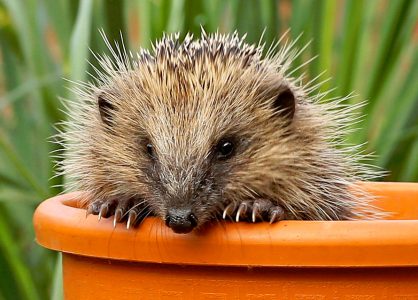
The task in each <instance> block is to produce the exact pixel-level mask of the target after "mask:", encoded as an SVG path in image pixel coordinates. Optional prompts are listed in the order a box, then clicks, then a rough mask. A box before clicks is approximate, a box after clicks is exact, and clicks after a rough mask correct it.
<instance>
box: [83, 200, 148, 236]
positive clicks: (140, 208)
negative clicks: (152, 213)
mask: <svg viewBox="0 0 418 300" xmlns="http://www.w3.org/2000/svg"><path fill="white" fill-rule="evenodd" d="M89 214H93V215H98V219H99V221H100V220H101V218H108V217H111V216H113V227H116V224H117V223H122V222H125V221H126V228H127V229H129V228H131V227H135V226H136V225H138V224H140V223H141V222H142V220H143V219H145V217H146V216H148V215H149V211H148V209H146V207H144V203H143V201H142V200H140V199H129V200H125V201H121V200H119V201H117V200H112V199H111V200H97V201H95V202H92V203H90V204H89V206H88V207H87V214H86V215H89Z"/></svg>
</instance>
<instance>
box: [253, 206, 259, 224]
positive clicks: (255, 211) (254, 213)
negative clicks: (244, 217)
mask: <svg viewBox="0 0 418 300" xmlns="http://www.w3.org/2000/svg"><path fill="white" fill-rule="evenodd" d="M259 211H260V204H258V203H254V205H253V213H252V215H251V219H252V221H253V223H255V221H256V218H257V215H259Z"/></svg>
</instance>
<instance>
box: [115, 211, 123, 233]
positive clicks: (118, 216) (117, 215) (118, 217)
mask: <svg viewBox="0 0 418 300" xmlns="http://www.w3.org/2000/svg"><path fill="white" fill-rule="evenodd" d="M122 215H123V212H122V209H120V208H118V209H116V211H115V216H114V218H113V228H115V227H116V223H119V222H120V221H121V220H122Z"/></svg>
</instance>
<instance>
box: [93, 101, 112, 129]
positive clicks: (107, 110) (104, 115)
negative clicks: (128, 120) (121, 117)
mask: <svg viewBox="0 0 418 300" xmlns="http://www.w3.org/2000/svg"><path fill="white" fill-rule="evenodd" d="M97 103H98V105H99V113H100V118H101V119H102V121H103V123H105V124H106V125H109V126H110V125H112V118H113V115H112V112H113V110H114V109H115V107H114V105H113V104H112V103H111V102H110V101H109V100H108V99H106V95H105V94H100V95H99V96H98V97H97Z"/></svg>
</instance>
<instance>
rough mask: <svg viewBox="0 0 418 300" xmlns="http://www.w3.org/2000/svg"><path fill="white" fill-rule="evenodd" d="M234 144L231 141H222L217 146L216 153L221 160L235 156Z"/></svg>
mask: <svg viewBox="0 0 418 300" xmlns="http://www.w3.org/2000/svg"><path fill="white" fill-rule="evenodd" d="M234 149H235V147H234V143H233V142H232V141H230V140H221V141H220V142H219V143H218V145H216V152H217V154H218V158H219V159H228V158H230V157H231V156H232V155H233V154H234Z"/></svg>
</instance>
